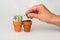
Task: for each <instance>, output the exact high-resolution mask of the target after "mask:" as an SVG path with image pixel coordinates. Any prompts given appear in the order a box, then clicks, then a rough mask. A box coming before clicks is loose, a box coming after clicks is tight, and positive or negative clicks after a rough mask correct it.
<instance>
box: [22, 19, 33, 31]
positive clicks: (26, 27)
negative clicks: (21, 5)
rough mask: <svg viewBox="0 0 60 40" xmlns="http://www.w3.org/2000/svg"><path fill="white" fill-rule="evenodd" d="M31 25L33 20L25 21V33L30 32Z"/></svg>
mask: <svg viewBox="0 0 60 40" xmlns="http://www.w3.org/2000/svg"><path fill="white" fill-rule="evenodd" d="M31 25H32V21H31V20H24V21H23V26H24V31H25V32H30V29H31Z"/></svg>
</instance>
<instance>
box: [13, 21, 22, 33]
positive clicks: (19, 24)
mask: <svg viewBox="0 0 60 40" xmlns="http://www.w3.org/2000/svg"><path fill="white" fill-rule="evenodd" d="M13 25H14V30H15V32H21V28H22V22H14V21H13Z"/></svg>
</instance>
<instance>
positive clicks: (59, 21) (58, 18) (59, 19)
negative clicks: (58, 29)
mask: <svg viewBox="0 0 60 40" xmlns="http://www.w3.org/2000/svg"><path fill="white" fill-rule="evenodd" d="M50 22H51V24H55V25H58V26H60V16H59V15H54V16H53V17H52V18H51V21H50Z"/></svg>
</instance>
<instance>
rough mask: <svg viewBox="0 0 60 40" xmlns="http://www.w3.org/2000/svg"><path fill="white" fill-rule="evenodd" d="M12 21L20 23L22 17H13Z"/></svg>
mask: <svg viewBox="0 0 60 40" xmlns="http://www.w3.org/2000/svg"><path fill="white" fill-rule="evenodd" d="M14 21H16V22H21V21H22V16H21V15H16V16H14Z"/></svg>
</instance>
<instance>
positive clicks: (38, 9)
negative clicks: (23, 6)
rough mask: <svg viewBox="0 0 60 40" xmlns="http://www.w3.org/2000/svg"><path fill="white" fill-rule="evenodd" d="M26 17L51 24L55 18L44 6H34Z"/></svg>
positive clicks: (27, 12)
mask: <svg viewBox="0 0 60 40" xmlns="http://www.w3.org/2000/svg"><path fill="white" fill-rule="evenodd" d="M26 15H27V16H28V17H29V18H36V19H39V20H41V21H44V22H47V23H50V22H51V20H52V19H53V17H54V16H55V15H54V14H53V13H51V12H50V11H49V10H48V9H47V8H46V7H45V6H44V5H43V4H40V5H36V6H33V7H32V8H30V9H29V10H27V11H26Z"/></svg>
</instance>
